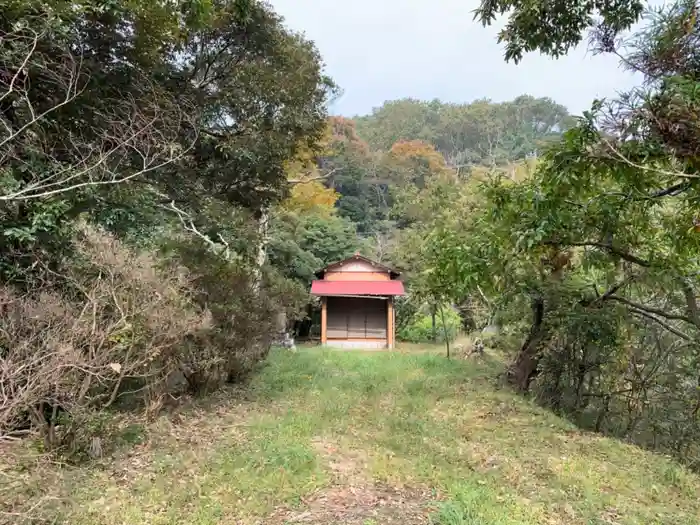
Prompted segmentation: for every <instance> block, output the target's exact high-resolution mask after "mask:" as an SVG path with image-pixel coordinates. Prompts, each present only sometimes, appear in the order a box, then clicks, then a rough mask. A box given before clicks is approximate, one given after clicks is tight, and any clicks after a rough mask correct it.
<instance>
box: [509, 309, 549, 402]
mask: <svg viewBox="0 0 700 525" xmlns="http://www.w3.org/2000/svg"><path fill="white" fill-rule="evenodd" d="M543 321H544V299H543V298H542V297H536V298H534V299H533V300H532V326H531V327H530V333H529V334H528V336H527V339H525V342H523V345H522V346H521V347H520V351H519V352H518V356H517V357H516V358H515V361H514V362H513V364H511V366H510V368H509V370H508V382H509V383H511V384H512V385H513V386H515V387H516V388H517V389H518V390H520V391H521V392H527V391H528V390H529V389H530V382H531V381H532V380H533V379H534V377H535V376H536V375H537V366H538V365H539V360H540V356H539V345H540V342H541V341H542V339H543V337H544V332H545V330H544V326H543Z"/></svg>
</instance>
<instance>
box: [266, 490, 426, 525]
mask: <svg viewBox="0 0 700 525" xmlns="http://www.w3.org/2000/svg"><path fill="white" fill-rule="evenodd" d="M429 503H430V494H429V493H428V492H421V491H416V490H401V491H399V490H397V489H394V488H392V487H389V486H386V485H379V484H370V485H367V486H333V487H330V488H328V489H324V490H321V491H319V492H317V493H316V494H314V495H313V496H311V497H310V498H308V499H307V500H306V501H304V504H305V505H304V509H303V510H294V511H289V510H288V511H282V512H280V513H277V514H276V516H273V518H272V520H271V521H272V522H273V523H284V524H293V523H305V524H314V525H341V524H347V525H367V524H370V523H372V524H375V523H376V524H377V525H379V524H382V525H392V524H399V523H401V524H403V525H421V524H424V523H428V517H429V515H430V513H431V512H433V510H434V509H433V508H431V506H430V504H429Z"/></svg>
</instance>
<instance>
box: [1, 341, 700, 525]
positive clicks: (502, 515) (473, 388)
mask: <svg viewBox="0 0 700 525" xmlns="http://www.w3.org/2000/svg"><path fill="white" fill-rule="evenodd" d="M498 370H499V364H498V363H495V362H483V361H482V362H465V361H447V360H446V359H444V358H443V357H441V356H438V355H434V354H431V353H399V352H396V353H388V352H371V353H370V352H342V351H332V350H326V351H321V350H303V351H300V352H298V353H296V354H292V353H288V352H282V351H280V352H277V353H274V354H273V356H272V357H271V359H270V362H269V365H268V366H266V367H265V369H264V370H263V372H262V373H261V374H260V375H258V376H257V377H256V378H255V380H254V381H253V384H252V385H251V387H250V388H249V389H247V390H246V391H245V393H244V394H243V393H238V394H237V393H235V392H231V391H229V392H225V393H223V394H221V395H220V396H218V397H217V398H216V399H213V400H210V401H209V402H208V404H206V405H204V404H199V405H198V406H196V407H189V408H187V409H183V411H181V413H179V414H175V415H170V416H168V417H162V418H160V419H159V420H158V421H156V422H154V423H152V424H150V425H149V426H147V427H146V428H143V429H139V428H134V429H133V436H132V441H139V440H142V441H143V443H141V444H138V445H135V446H132V447H129V448H128V450H126V451H125V452H124V453H123V454H122V455H121V456H119V457H118V458H116V460H115V461H111V462H109V463H105V464H104V465H102V466H97V467H92V468H89V469H88V468H85V467H84V468H62V469H60V468H56V467H54V468H48V467H46V466H43V467H41V469H38V467H36V466H34V465H33V464H32V463H31V461H30V459H28V457H24V459H22V460H16V461H14V462H12V463H5V464H4V466H3V467H0V482H2V481H3V480H4V479H11V480H13V483H12V484H11V487H13V488H12V490H10V491H4V492H2V493H3V494H6V495H5V496H0V498H6V497H9V498H12V497H14V498H15V499H18V498H26V497H27V496H28V495H32V494H33V497H39V496H40V495H43V496H44V497H46V498H49V499H46V500H45V501H44V503H43V504H42V505H41V507H40V509H35V510H34V511H33V512H34V513H36V512H40V513H43V514H44V517H46V518H53V519H55V520H56V521H57V522H59V523H63V522H65V523H72V524H76V525H87V524H94V523H100V524H104V525H122V524H129V525H131V524H134V525H136V524H145V523H148V524H156V525H161V524H162V525H170V524H193V525H209V524H246V525H247V524H258V523H259V524H266V525H267V524H271V525H275V524H279V525H282V524H285V523H301V524H312V525H322V524H324V525H325V524H334V523H335V524H350V525H379V524H399V523H400V524H402V525H413V524H421V523H432V524H436V525H467V524H468V525H523V524H524V525H543V524H544V525H547V524H552V525H555V524H565V525H569V524H580V525H597V524H599V525H604V524H607V525H615V524H618V525H626V524H643V525H652V524H659V525H675V524H678V525H685V524H688V525H692V524H697V523H700V479H698V477H697V476H695V475H693V474H691V473H689V472H687V471H686V470H684V469H683V468H681V467H679V466H678V465H677V464H676V463H674V462H673V461H671V460H668V459H666V458H662V457H660V456H657V455H654V454H651V453H649V452H645V451H642V450H640V449H638V448H636V447H634V446H630V445H625V444H623V443H621V442H619V441H616V440H612V439H607V438H603V437H600V436H597V435H594V434H590V433H585V432H581V431H579V430H577V429H576V428H575V427H574V426H573V425H571V424H569V423H568V422H566V421H564V420H562V419H560V418H558V417H556V416H554V415H553V414H551V413H549V412H547V411H545V410H542V409H540V408H538V407H536V406H534V405H533V404H531V403H530V402H528V401H527V400H524V399H522V398H520V397H518V396H515V395H513V394H512V393H511V392H509V391H508V390H506V389H499V388H498V387H497V386H496V381H495V376H496V375H497V373H498ZM244 396H245V398H244ZM0 452H1V450H0ZM2 463H3V462H2V459H1V458H0V464H2ZM2 476H4V477H2ZM13 491H14V492H13ZM7 494H9V496H8V495H7ZM54 498H55V499H54ZM4 503H5V504H6V505H7V503H8V502H7V501H5V502H4ZM5 516H6V518H7V519H9V517H8V515H5ZM2 519H3V518H2V517H0V520H2ZM12 519H14V520H15V521H12V520H10V521H8V522H14V523H19V522H20V521H19V520H20V517H19V516H13V517H12Z"/></svg>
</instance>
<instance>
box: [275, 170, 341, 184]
mask: <svg viewBox="0 0 700 525" xmlns="http://www.w3.org/2000/svg"><path fill="white" fill-rule="evenodd" d="M338 169H339V168H333V169H332V170H331V171H329V172H328V173H324V174H323V175H318V176H317V177H309V178H308V179H290V180H288V181H287V182H288V183H289V184H307V183H309V182H314V181H316V180H323V179H327V178H328V177H330V176H331V175H333V174H334V173H335V172H336V171H338Z"/></svg>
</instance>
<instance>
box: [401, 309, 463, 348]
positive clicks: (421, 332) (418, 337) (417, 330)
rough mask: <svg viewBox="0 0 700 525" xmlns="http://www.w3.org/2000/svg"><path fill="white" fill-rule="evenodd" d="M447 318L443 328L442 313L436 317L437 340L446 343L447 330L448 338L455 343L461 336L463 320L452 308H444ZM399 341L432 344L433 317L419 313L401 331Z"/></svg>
mask: <svg viewBox="0 0 700 525" xmlns="http://www.w3.org/2000/svg"><path fill="white" fill-rule="evenodd" d="M443 313H444V316H445V327H444V328H443V326H442V318H441V317H440V313H439V311H438V313H437V314H436V315H435V333H436V334H437V340H438V341H440V342H443V343H444V342H445V329H446V330H447V337H448V338H449V340H450V341H454V340H455V339H456V338H457V335H458V334H459V330H460V327H461V325H462V319H461V318H460V317H459V314H458V313H457V312H456V311H455V310H454V309H452V308H449V307H447V308H446V307H443ZM399 339H401V340H403V341H408V342H409V343H430V342H432V341H433V320H432V316H431V315H429V314H426V313H424V312H423V311H419V312H418V313H416V314H415V315H414V316H413V318H412V319H411V321H410V322H409V323H407V324H406V325H405V326H403V327H402V328H400V329H399Z"/></svg>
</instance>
